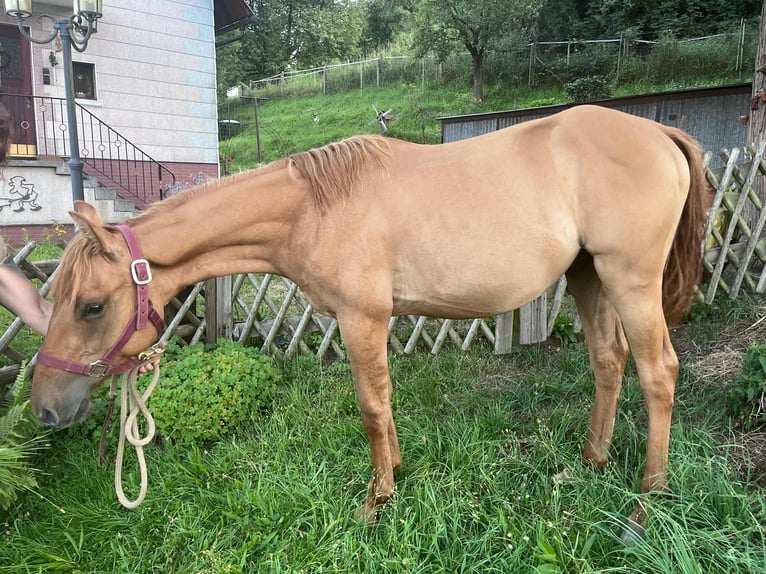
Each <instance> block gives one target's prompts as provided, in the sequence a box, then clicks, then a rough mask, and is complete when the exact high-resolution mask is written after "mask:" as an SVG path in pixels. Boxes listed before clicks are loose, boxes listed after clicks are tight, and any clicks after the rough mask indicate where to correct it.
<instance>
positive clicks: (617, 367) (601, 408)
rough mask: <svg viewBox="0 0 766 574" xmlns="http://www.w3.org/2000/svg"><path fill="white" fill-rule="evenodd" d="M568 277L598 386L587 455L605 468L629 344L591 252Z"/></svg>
mask: <svg viewBox="0 0 766 574" xmlns="http://www.w3.org/2000/svg"><path fill="white" fill-rule="evenodd" d="M566 276H567V286H568V288H569V292H570V293H571V294H572V296H573V297H574V300H575V303H576V305H577V310H578V312H579V314H580V320H581V322H582V326H583V331H584V333H585V340H586V341H587V344H588V354H589V357H590V365H591V369H592V370H593V375H594V379H595V387H596V390H595V397H594V401H593V412H592V414H591V422H590V430H589V431H588V439H587V441H586V443H585V448H584V449H583V458H584V459H585V460H587V461H589V462H591V463H593V464H594V465H595V466H596V467H598V468H604V467H605V466H606V465H607V463H608V462H609V449H610V447H611V444H612V435H613V433H614V422H615V418H616V414H617V401H618V399H619V396H620V389H621V388H622V377H623V372H624V370H625V363H626V361H627V358H628V343H627V341H626V340H625V335H624V333H623V330H622V325H621V323H620V320H619V318H618V316H617V312H616V311H615V309H614V307H613V306H612V304H611V303H610V302H609V300H608V299H607V297H606V294H605V292H604V288H603V285H602V283H601V280H600V279H599V277H598V275H597V274H596V271H595V269H594V267H593V260H592V258H591V257H590V255H589V254H587V253H585V252H583V253H582V254H581V255H580V256H579V257H578V258H577V260H576V261H575V263H574V264H573V265H572V267H570V269H569V270H568V271H567V275H566Z"/></svg>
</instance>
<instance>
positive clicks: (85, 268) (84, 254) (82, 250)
mask: <svg viewBox="0 0 766 574" xmlns="http://www.w3.org/2000/svg"><path fill="white" fill-rule="evenodd" d="M95 257H101V258H104V259H107V260H109V258H110V257H109V254H108V253H106V252H104V250H103V248H102V246H101V244H100V243H99V242H98V240H97V239H95V238H94V237H92V236H91V235H90V234H88V233H83V232H80V233H77V234H76V235H75V236H74V237H72V239H70V240H69V243H67V246H66V249H65V250H64V254H63V255H62V257H61V263H59V267H58V270H57V272H56V278H55V279H54V280H53V285H52V286H51V292H52V294H53V297H54V299H56V300H57V301H67V302H68V303H69V304H70V305H71V304H74V301H73V300H72V299H73V297H74V294H75V293H76V292H77V289H76V287H78V286H79V285H82V284H84V283H86V282H87V281H88V280H89V279H90V276H91V272H92V271H91V270H92V265H91V261H92V259H93V258H95ZM64 277H66V281H65V280H64V279H63V278H64Z"/></svg>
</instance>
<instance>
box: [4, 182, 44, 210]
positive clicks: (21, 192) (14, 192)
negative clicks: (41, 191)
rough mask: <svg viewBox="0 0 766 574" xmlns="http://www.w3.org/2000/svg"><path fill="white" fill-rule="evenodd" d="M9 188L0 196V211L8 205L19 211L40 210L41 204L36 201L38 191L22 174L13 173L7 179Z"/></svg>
mask: <svg viewBox="0 0 766 574" xmlns="http://www.w3.org/2000/svg"><path fill="white" fill-rule="evenodd" d="M8 185H9V189H7V190H5V191H4V192H3V196H0V211H2V210H3V209H5V208H6V207H10V208H11V209H12V210H13V211H15V212H17V213H19V212H22V211H26V210H27V209H29V211H40V210H41V209H42V206H41V205H40V204H38V203H37V198H38V197H39V195H38V193H37V192H36V191H35V185H34V184H33V183H30V182H28V181H27V179H26V178H25V177H24V176H23V175H14V176H13V177H12V178H10V179H9V180H8Z"/></svg>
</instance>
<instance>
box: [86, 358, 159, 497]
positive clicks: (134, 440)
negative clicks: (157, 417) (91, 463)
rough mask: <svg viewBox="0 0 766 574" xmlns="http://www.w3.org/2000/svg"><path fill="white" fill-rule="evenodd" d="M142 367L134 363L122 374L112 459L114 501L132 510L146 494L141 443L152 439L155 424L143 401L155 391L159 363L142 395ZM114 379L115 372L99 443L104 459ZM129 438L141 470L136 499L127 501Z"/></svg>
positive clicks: (146, 482) (100, 455) (143, 444)
mask: <svg viewBox="0 0 766 574" xmlns="http://www.w3.org/2000/svg"><path fill="white" fill-rule="evenodd" d="M140 367H141V366H140V365H139V366H136V367H135V368H133V369H131V370H130V371H128V372H126V373H124V374H123V375H122V395H121V398H120V437H119V439H118V441H117V456H116V459H115V462H114V489H115V492H116V493H117V500H119V501H120V504H122V505H123V506H124V507H125V508H129V509H133V508H137V507H138V506H139V505H140V504H141V503H142V502H143V501H144V498H145V497H146V490H147V487H148V483H149V477H148V473H147V471H146V459H145V457H144V446H145V445H147V444H149V442H151V441H152V439H153V438H154V432H155V430H156V427H155V424H154V417H152V413H150V412H149V409H148V408H147V406H146V402H147V401H148V400H149V397H150V396H151V394H152V391H154V387H156V386H157V381H158V380H159V377H160V365H159V362H157V363H156V364H155V366H154V370H153V371H152V380H151V382H150V383H149V385H148V386H147V387H146V390H144V392H143V394H142V393H140V392H139V391H138V387H137V380H138V369H139V368H140ZM117 381H118V375H113V376H112V381H111V384H110V387H109V409H108V411H107V413H106V420H105V421H104V428H103V430H102V432H101V441H100V443H99V459H100V460H101V461H102V462H103V461H104V459H105V457H104V451H105V444H106V431H107V427H108V425H109V420H110V418H111V416H112V412H113V410H114V399H115V397H116V396H117ZM139 413H140V414H142V415H143V417H144V419H145V425H146V435H145V436H144V437H141V436H140V435H139V429H138V415H139ZM126 440H127V441H128V442H129V443H130V444H132V445H133V446H134V447H135V449H136V458H137V459H138V468H139V473H140V476H141V478H140V487H139V491H138V497H137V498H136V499H135V500H132V501H131V500H128V498H127V497H126V496H125V492H124V490H123V488H122V464H123V458H124V454H125V441H126Z"/></svg>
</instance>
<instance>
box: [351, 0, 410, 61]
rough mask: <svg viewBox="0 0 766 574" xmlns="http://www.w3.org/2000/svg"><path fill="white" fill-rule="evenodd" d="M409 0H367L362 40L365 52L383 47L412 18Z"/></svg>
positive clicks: (389, 42) (391, 40)
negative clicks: (365, 21) (365, 22)
mask: <svg viewBox="0 0 766 574" xmlns="http://www.w3.org/2000/svg"><path fill="white" fill-rule="evenodd" d="M412 9H413V8H412V1H411V0H367V2H365V11H366V18H367V24H366V27H365V32H364V39H363V40H362V44H363V48H364V49H365V51H366V52H367V53H369V52H374V51H376V50H380V49H381V48H385V47H386V46H388V45H389V44H391V42H393V40H394V38H395V37H396V35H397V34H398V33H399V32H401V31H402V30H403V29H404V28H405V27H406V25H407V21H408V20H410V19H411V18H412Z"/></svg>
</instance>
